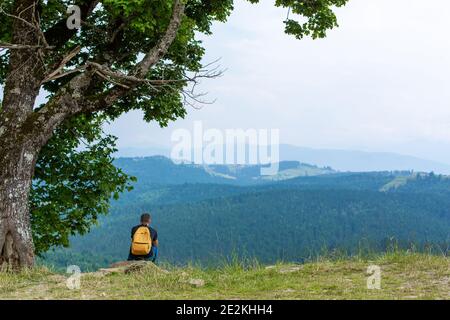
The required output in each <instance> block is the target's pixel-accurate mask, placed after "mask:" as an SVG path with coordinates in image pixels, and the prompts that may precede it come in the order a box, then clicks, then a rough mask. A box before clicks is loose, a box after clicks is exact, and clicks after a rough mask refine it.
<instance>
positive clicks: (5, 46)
mask: <svg viewBox="0 0 450 320" xmlns="http://www.w3.org/2000/svg"><path fill="white" fill-rule="evenodd" d="M53 48H54V47H52V46H43V45H39V44H37V45H27V44H14V43H5V42H0V49H10V50H24V49H46V50H51V49H53Z"/></svg>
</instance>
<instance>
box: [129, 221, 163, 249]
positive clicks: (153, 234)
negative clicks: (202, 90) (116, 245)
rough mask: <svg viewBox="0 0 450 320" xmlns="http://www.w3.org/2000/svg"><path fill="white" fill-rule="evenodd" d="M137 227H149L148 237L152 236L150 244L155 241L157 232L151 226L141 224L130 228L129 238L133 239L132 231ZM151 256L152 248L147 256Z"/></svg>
mask: <svg viewBox="0 0 450 320" xmlns="http://www.w3.org/2000/svg"><path fill="white" fill-rule="evenodd" d="M139 227H147V228H149V230H150V237H151V238H152V244H153V243H155V241H156V240H158V232H157V231H156V230H155V229H153V228H152V227H149V226H144V225H142V224H140V225H137V226H134V227H133V228H131V240H133V236H134V233H135V232H136V230H137V229H138V228H139ZM152 247H153V245H152ZM130 255H131V247H130ZM151 256H153V248H152V250H150V253H149V254H148V257H151Z"/></svg>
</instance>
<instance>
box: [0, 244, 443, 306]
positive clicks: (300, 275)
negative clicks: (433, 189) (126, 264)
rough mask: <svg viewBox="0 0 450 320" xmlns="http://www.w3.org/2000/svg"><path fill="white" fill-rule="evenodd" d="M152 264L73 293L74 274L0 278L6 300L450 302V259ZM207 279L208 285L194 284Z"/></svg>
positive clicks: (41, 271)
mask: <svg viewBox="0 0 450 320" xmlns="http://www.w3.org/2000/svg"><path fill="white" fill-rule="evenodd" d="M369 265H377V266H379V267H380V268H381V288H380V289H379V290H377V289H372V290H369V289H368V288H367V277H368V274H367V268H368V266H369ZM165 269H166V270H168V271H169V272H161V271H160V270H158V269H156V268H154V267H151V266H148V267H145V268H144V269H143V270H141V271H138V272H136V273H131V274H123V273H111V274H107V275H102V274H100V273H98V272H97V273H88V274H83V276H82V278H81V288H80V289H78V290H69V289H68V288H67V286H66V280H67V276H68V275H67V276H66V275H61V274H55V273H53V272H51V271H49V270H48V269H45V268H36V269H33V270H28V271H23V272H21V273H19V274H13V273H1V274H0V298H2V299H450V259H449V258H448V257H444V256H436V255H429V254H419V253H406V252H393V253H387V254H384V255H380V256H376V257H373V258H370V259H369V258H358V257H355V258H338V259H330V258H321V259H318V260H317V261H312V262H308V263H305V264H302V265H295V264H285V263H280V264H277V265H274V266H263V265H259V264H258V263H254V264H253V265H251V266H249V265H248V264H247V265H244V264H242V263H239V262H237V261H234V262H232V263H230V264H228V265H226V266H224V267H221V268H210V269H202V268H199V267H196V266H188V267H183V268H182V267H170V266H166V267H165ZM192 279H202V280H203V281H204V285H202V286H196V285H194V284H191V283H190V282H192Z"/></svg>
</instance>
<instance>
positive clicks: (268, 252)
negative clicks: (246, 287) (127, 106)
mask: <svg viewBox="0 0 450 320" xmlns="http://www.w3.org/2000/svg"><path fill="white" fill-rule="evenodd" d="M121 161H124V162H121ZM118 163H121V164H123V169H124V170H125V171H126V172H128V173H130V174H133V175H135V176H136V177H137V178H138V182H137V183H136V188H135V190H134V191H132V192H130V193H127V194H124V195H123V196H122V198H121V199H120V200H119V201H115V202H114V203H113V207H112V209H111V213H110V215H108V216H106V217H104V218H102V219H101V221H100V226H99V227H97V228H94V229H93V230H92V232H91V233H89V234H87V235H85V236H83V237H75V238H73V239H72V247H71V248H69V249H58V250H56V251H55V252H50V253H48V254H47V255H46V259H45V263H47V264H54V265H56V266H65V265H67V264H77V265H80V266H81V267H82V269H84V270H91V269H96V268H98V267H101V266H105V265H107V264H109V263H110V262H113V261H117V260H122V259H125V258H126V256H127V253H128V248H129V242H130V228H131V227H132V226H133V225H135V224H137V222H138V219H139V215H140V214H141V213H142V212H144V211H150V212H151V213H152V215H153V220H154V227H155V228H156V229H157V230H158V232H159V238H160V243H161V247H160V257H161V259H162V260H165V261H169V262H172V263H187V262H189V261H195V262H201V263H203V264H217V263H220V262H221V261H222V260H223V259H225V258H227V257H228V258H230V257H232V256H234V255H238V256H243V257H247V258H250V257H257V258H258V259H259V260H260V261H262V262H266V263H272V262H275V261H278V260H286V261H303V260H304V259H306V258H308V257H311V256H314V255H316V254H320V253H323V251H332V250H340V251H344V252H346V253H348V254H351V253H356V252H361V251H369V250H371V251H383V250H385V249H386V247H387V246H389V245H392V243H393V242H396V243H397V244H398V245H399V246H401V247H409V246H411V245H412V244H414V245H415V246H417V247H418V248H419V249H425V248H426V247H433V248H434V249H436V250H443V251H446V250H448V246H449V245H450V233H449V230H450V180H449V179H447V178H446V177H443V176H437V175H433V174H416V173H412V172H380V173H334V172H333V171H332V170H329V169H327V170H326V171H324V172H329V174H323V175H317V176H300V177H294V178H291V179H285V180H283V181H280V182H270V181H269V182H267V180H263V179H260V177H258V175H257V172H255V170H254V168H250V169H249V168H242V167H241V168H239V170H234V171H233V170H230V168H229V167H215V168H213V171H214V173H211V172H210V173H208V172H207V171H205V170H204V168H199V167H195V166H189V165H181V166H177V165H175V164H173V163H171V162H170V160H168V159H165V158H162V157H156V158H148V159H140V160H135V161H134V162H133V161H131V160H130V159H127V160H122V159H121V160H119V161H118ZM134 164H136V166H134ZM168 166H169V167H173V168H174V170H172V169H170V168H169V169H167V167H168ZM292 166H293V164H292V163H291V164H286V165H285V167H284V169H285V170H290V169H292ZM294 167H295V168H298V164H296V165H294ZM303 167H307V165H303ZM312 167H313V166H311V168H312ZM317 169H318V168H317ZM230 172H235V175H234V179H228V178H223V177H221V176H218V174H223V175H228V174H229V173H230ZM236 172H238V173H240V174H236ZM249 172H251V173H252V174H249ZM230 180H231V181H232V183H229V181H230ZM224 181H226V182H224ZM255 181H258V183H255ZM264 181H265V182H264ZM211 182H213V183H211Z"/></svg>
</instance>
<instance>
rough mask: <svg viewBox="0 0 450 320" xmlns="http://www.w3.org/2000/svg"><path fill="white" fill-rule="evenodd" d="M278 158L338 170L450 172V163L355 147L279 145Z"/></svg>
mask: <svg viewBox="0 0 450 320" xmlns="http://www.w3.org/2000/svg"><path fill="white" fill-rule="evenodd" d="M280 159H281V160H284V161H286V160H298V161H302V162H306V163H312V164H315V165H318V166H330V167H332V168H333V169H336V170H339V171H353V172H355V171H356V172H367V171H395V170H414V171H420V172H431V171H434V172H436V173H440V174H450V165H448V164H444V163H440V162H436V161H432V160H426V159H420V158H416V157H412V156H407V155H401V154H396V153H388V152H365V151H356V150H355V151H354V150H333V149H312V148H304V147H296V146H292V145H280Z"/></svg>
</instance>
